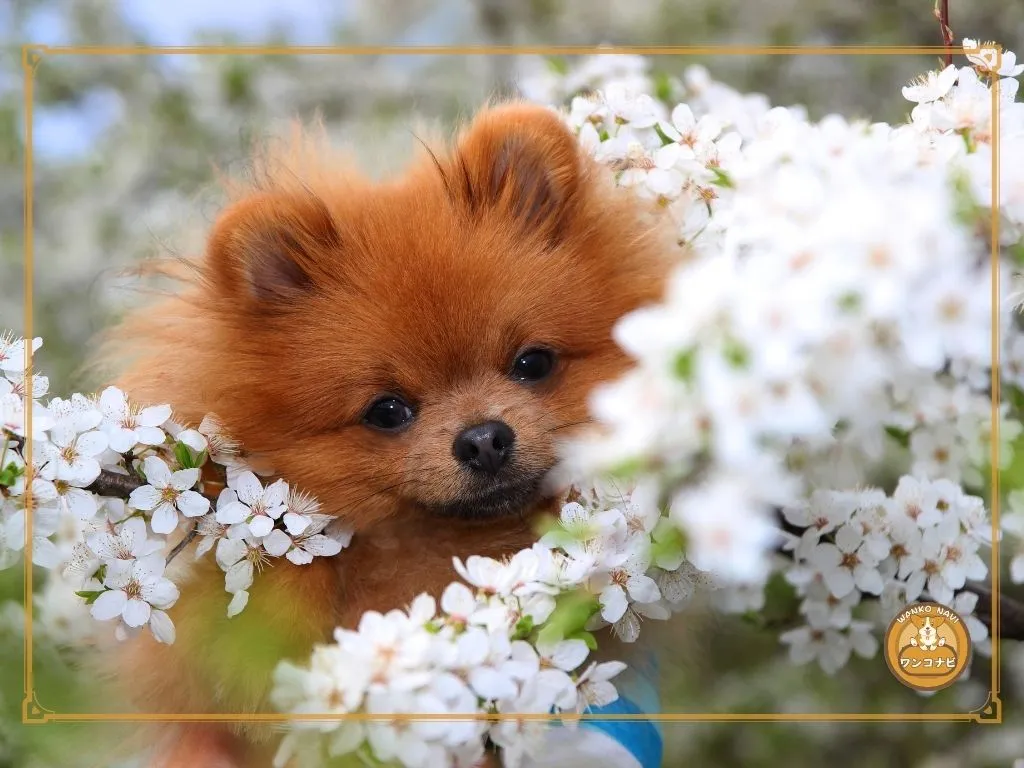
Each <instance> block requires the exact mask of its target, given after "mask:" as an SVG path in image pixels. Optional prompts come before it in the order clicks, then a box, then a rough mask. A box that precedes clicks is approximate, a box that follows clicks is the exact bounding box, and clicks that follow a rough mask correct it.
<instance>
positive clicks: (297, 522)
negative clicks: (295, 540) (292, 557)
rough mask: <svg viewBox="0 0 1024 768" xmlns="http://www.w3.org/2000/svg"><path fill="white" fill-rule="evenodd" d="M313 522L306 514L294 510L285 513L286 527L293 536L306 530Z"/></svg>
mask: <svg viewBox="0 0 1024 768" xmlns="http://www.w3.org/2000/svg"><path fill="white" fill-rule="evenodd" d="M311 522H312V520H310V519H309V518H308V517H306V516H305V515H297V514H295V513H294V512H285V513H284V527H285V529H286V530H287V531H288V533H289V534H290V535H292V536H298V535H299V534H301V533H302V532H303V531H304V530H306V529H307V528H309V524H310V523H311Z"/></svg>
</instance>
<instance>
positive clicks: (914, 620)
mask: <svg viewBox="0 0 1024 768" xmlns="http://www.w3.org/2000/svg"><path fill="white" fill-rule="evenodd" d="M910 623H911V624H913V625H914V626H915V627H917V628H918V629H920V628H921V627H923V626H924V619H922V618H921V617H920V616H911V617H910Z"/></svg>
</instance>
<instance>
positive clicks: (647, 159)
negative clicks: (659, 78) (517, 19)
mask: <svg viewBox="0 0 1024 768" xmlns="http://www.w3.org/2000/svg"><path fill="white" fill-rule="evenodd" d="M964 45H965V48H966V49H969V50H976V49H977V48H978V46H977V44H976V43H975V42H974V41H969V40H968V41H964ZM606 58H609V59H610V58H612V57H606ZM628 64H629V66H626V67H623V66H619V65H617V64H616V65H613V64H609V65H608V67H607V69H606V71H605V74H606V76H605V77H604V78H603V79H602V78H599V77H596V76H595V75H594V72H593V70H594V64H593V62H591V63H590V64H589V65H588V67H587V72H588V75H587V76H586V77H584V78H580V77H575V76H572V75H571V74H570V75H566V76H565V77H564V79H563V80H561V81H560V82H561V89H559V88H558V87H555V86H554V85H552V83H551V82H550V81H551V80H552V78H548V81H549V82H547V83H545V81H544V80H543V79H541V80H537V81H534V82H532V83H531V84H529V85H528V86H527V87H526V88H524V91H525V92H527V93H535V94H540V93H544V94H545V95H547V96H548V97H554V98H556V99H557V100H558V101H559V103H560V104H561V106H562V107H563V108H564V110H565V113H566V120H567V122H568V124H569V125H570V126H571V127H572V128H573V129H574V130H575V131H576V132H577V134H578V135H579V138H580V141H581V143H582V144H583V146H584V147H586V148H587V149H588V151H589V152H590V153H591V154H592V155H593V156H594V157H595V159H597V160H598V161H600V162H603V163H605V164H606V165H608V166H609V167H610V168H611V169H612V170H613V171H614V172H615V173H616V174H617V179H618V183H619V184H620V185H621V186H627V187H631V188H634V189H635V190H636V191H637V193H638V194H639V195H640V196H641V197H644V198H647V199H651V200H654V201H656V202H657V204H659V205H660V206H661V207H662V208H663V209H664V210H665V212H666V213H667V215H669V216H671V217H672V220H673V222H674V224H675V225H676V227H677V231H678V240H679V243H680V246H681V251H680V266H679V267H678V268H677V270H676V272H675V273H674V275H673V276H672V279H671V281H670V285H669V288H668V291H667V294H666V296H665V299H664V300H663V302H662V303H660V304H658V305H656V306H653V307H650V308H645V309H643V310H640V311H638V312H635V313H633V314H631V315H629V316H627V317H626V318H624V319H623V320H622V321H621V322H620V323H619V325H618V326H617V328H616V330H615V335H616V339H617V341H618V342H619V344H620V345H621V346H622V347H623V348H624V349H625V350H626V351H628V352H629V353H630V354H631V356H632V357H633V358H634V359H635V361H636V366H635V367H634V369H633V370H632V372H630V373H629V374H627V375H626V376H625V377H623V378H622V379H620V380H619V381H617V382H615V383H613V384H611V385H608V386H606V387H603V388H602V389H601V390H600V391H598V392H597V393H596V395H595V397H594V398H593V402H592V408H593V412H594V413H595V415H596V416H597V418H598V421H599V424H600V429H599V430H595V434H592V435H588V436H587V438H586V439H584V440H580V441H577V442H575V443H574V444H572V445H570V446H569V447H568V450H567V454H566V455H567V462H568V464H569V465H570V466H571V474H573V475H587V474H595V473H596V474H600V473H606V472H614V473H616V474H617V475H620V476H627V477H631V478H634V479H636V480H638V481H639V482H642V483H652V484H653V485H654V486H655V487H656V488H657V489H658V490H659V491H660V492H661V493H662V494H663V495H664V496H665V497H666V498H668V500H669V502H668V504H669V510H670V515H671V519H672V520H673V521H674V522H675V523H676V524H677V525H678V526H679V527H680V528H681V530H682V531H683V532H684V534H685V537H686V541H687V552H686V555H687V557H688V558H689V559H690V560H691V561H692V562H693V563H694V564H695V565H696V566H698V567H700V568H702V569H704V570H706V571H708V572H710V573H711V574H712V576H713V577H714V579H715V581H716V582H718V583H720V584H721V583H724V584H727V585H729V584H731V585H732V588H731V589H729V590H727V592H726V593H723V601H722V602H723V604H725V603H730V602H731V603H732V605H733V606H734V609H735V610H752V609H757V608H758V607H759V606H760V604H761V601H762V591H763V586H764V584H765V583H766V580H767V579H768V577H769V575H770V574H771V573H772V572H774V571H777V570H779V568H780V567H788V568H789V569H791V573H790V576H792V577H793V578H794V579H795V574H796V572H797V571H799V572H801V573H803V572H805V571H807V570H808V568H810V566H808V564H807V563H808V558H811V559H812V560H813V557H817V558H818V561H819V562H818V567H819V568H820V569H826V570H827V569H828V568H829V567H832V566H830V565H828V564H827V563H826V561H829V560H834V559H836V555H837V553H838V554H839V555H840V560H851V559H852V555H851V553H850V552H847V551H843V550H842V549H841V548H842V546H854V545H859V544H861V543H863V541H864V538H863V537H864V535H866V534H864V533H863V532H858V534H857V536H856V537H853V536H852V534H853V532H854V531H855V530H856V529H857V526H855V525H846V526H841V525H840V524H838V523H837V524H836V525H835V526H833V527H832V528H831V529H829V530H830V531H831V532H835V531H836V530H837V529H839V530H840V531H841V532H842V534H841V536H839V538H838V540H837V541H829V542H828V544H827V545H825V544H819V546H820V547H821V549H820V551H818V550H807V548H806V547H807V545H805V546H804V547H801V548H798V549H797V550H796V552H794V553H793V554H794V555H795V556H796V562H795V563H794V561H793V559H792V558H791V559H789V560H787V562H788V563H789V565H788V566H780V565H779V561H778V559H777V556H776V552H777V549H778V547H779V543H780V539H779V535H778V531H777V525H776V514H777V510H779V509H782V508H789V509H796V508H800V507H801V505H802V504H804V503H805V501H804V500H805V499H807V498H808V496H809V495H810V494H811V493H812V492H816V494H817V496H816V498H818V502H819V503H821V499H824V498H830V499H832V498H839V497H837V496H834V495H833V496H827V493H828V492H830V491H831V492H844V493H846V494H847V496H846V497H843V498H845V499H846V501H847V502H849V504H846V506H845V507H844V505H843V504H840V505H839V507H837V508H836V510H833V513H834V514H835V515H839V510H841V509H844V508H845V509H846V512H845V514H847V515H851V514H853V510H856V509H858V504H860V505H862V506H864V507H865V509H875V508H876V507H877V506H878V505H877V504H875V503H874V502H872V501H871V499H873V498H874V496H873V495H872V493H873V492H863V491H860V490H859V489H861V488H863V487H864V486H870V485H879V484H884V483H885V482H894V480H895V478H898V477H900V476H901V475H902V476H905V477H904V479H903V481H901V485H900V488H901V489H903V490H904V491H905V490H906V489H907V488H910V487H917V488H921V487H924V486H923V485H922V484H925V485H927V484H928V483H932V482H940V481H944V482H945V483H946V484H947V485H944V486H943V488H944V490H943V491H942V493H944V494H946V495H949V494H950V493H952V491H950V490H949V489H952V488H955V489H957V490H958V492H960V493H962V491H960V490H959V489H960V487H961V486H963V487H964V488H967V489H971V490H973V491H976V492H979V493H980V492H983V491H984V490H985V477H984V475H985V474H986V473H987V472H989V471H990V467H989V461H990V447H989V446H990V436H991V435H992V434H993V433H994V431H995V430H998V434H999V437H1000V458H1001V464H1002V467H1003V468H1005V467H1007V466H1008V465H1009V462H1010V460H1011V459H1012V455H1013V451H1012V448H1013V444H1014V442H1015V441H1016V438H1017V437H1018V436H1019V435H1020V433H1021V425H1020V422H1019V414H1011V413H1010V408H1011V403H1010V398H1004V401H1003V403H1002V404H1001V406H1000V411H999V424H998V425H993V424H992V406H991V374H990V370H991V365H992V334H993V328H992V324H993V310H992V301H993V298H994V296H993V277H994V276H993V271H997V272H998V275H996V276H995V277H997V278H998V285H999V286H1000V291H1001V292H1000V295H999V297H998V298H999V299H1000V302H1001V304H1000V306H1001V310H1002V311H1001V312H1000V313H999V315H998V317H997V320H998V328H997V329H995V330H997V331H998V332H999V334H1000V339H1001V348H1000V352H1001V356H1002V361H1001V363H1002V364H1001V373H1002V374H1003V375H1004V378H1003V381H1004V384H1008V385H1011V387H1013V388H1017V391H1020V390H1019V385H1020V384H1024V374H1022V371H1024V359H1022V354H1024V334H1022V333H1021V327H1020V326H1021V324H1020V323H1019V321H1018V320H1017V319H1015V312H1014V310H1015V307H1014V301H1013V297H1014V288H1015V285H1016V282H1017V276H1016V270H1017V269H1019V267H1020V263H1021V256H1022V255H1024V242H1022V237H1024V229H1022V225H1024V208H1022V207H1021V206H1020V202H1021V200H1022V199H1024V198H1022V196H1021V190H1022V189H1024V185H1022V169H1024V143H1022V140H1024V104H1021V103H1019V102H1017V101H1015V96H1016V93H1017V86H1018V82H1017V80H1016V79H1014V78H1016V77H1017V76H1018V75H1020V74H1021V71H1022V67H1021V66H1019V65H1017V64H1016V63H1015V57H1014V56H1013V54H1012V53H1009V52H1006V53H1002V54H1001V55H1000V54H999V53H998V52H997V50H996V49H995V48H994V47H991V49H989V48H984V47H982V50H981V51H980V52H979V53H976V54H974V53H972V54H971V55H970V56H968V60H967V66H961V67H957V66H950V67H948V68H946V69H945V70H943V71H942V72H933V73H929V74H927V75H926V76H924V77H922V78H921V79H920V80H918V81H916V82H914V83H911V84H910V85H908V86H907V87H906V88H905V89H904V95H905V97H906V98H907V99H908V100H910V101H912V102H915V103H916V104H917V106H916V107H915V108H914V110H913V113H912V116H911V120H910V121H908V122H907V123H906V124H904V125H899V126H891V125H887V124H883V123H869V122H866V121H860V122H850V121H848V120H846V119H844V118H842V117H839V116H837V115H829V116H827V117H825V118H824V119H822V120H820V121H817V122H810V121H808V120H807V117H806V114H805V113H804V112H803V110H800V109H794V108H782V107H774V108H773V107H771V105H770V104H769V103H768V101H767V100H766V99H764V98H763V97H760V96H748V95H742V94H739V93H736V92H735V91H733V90H732V89H730V88H728V87H726V86H724V85H722V84H719V83H715V82H713V81H712V80H711V79H710V77H709V76H708V74H707V72H706V71H705V70H703V69H702V68H699V67H694V68H691V69H690V70H689V71H688V72H686V73H685V75H684V77H683V78H682V79H681V80H679V81H674V80H673V81H669V82H667V83H665V82H662V83H661V84H660V85H657V84H656V83H655V80H654V78H653V77H650V76H648V77H646V80H645V73H644V71H643V66H642V65H643V61H642V60H635V61H634V60H629V61H628ZM656 85H657V88H656ZM996 87H998V90H999V94H998V99H997V108H998V110H999V120H998V125H999V127H1000V133H999V154H1000V157H1001V158H1002V165H1001V178H1000V190H1001V197H1000V200H999V203H998V211H997V215H998V218H999V220H1000V223H1001V230H1000V246H1001V258H1000V259H999V261H998V263H997V264H996V265H995V266H994V267H993V266H991V264H990V259H989V258H988V254H989V252H990V250H991V243H990V242H989V237H988V235H989V232H990V230H991V226H990V221H991V218H992V214H991V212H990V211H991V207H992V199H991V191H992V183H991V182H992V178H991V174H992V143H993V130H992V126H993V125H994V124H995V123H994V121H993V118H992V110H993V88H996ZM655 90H657V91H659V92H661V93H662V94H665V93H668V94H672V95H673V98H674V97H675V95H678V96H679V97H680V99H681V101H682V103H680V104H675V105H672V104H671V103H667V102H666V101H665V100H664V99H663V98H657V97H655V96H652V95H651V94H652V93H654V92H655ZM1009 389H1010V387H1006V386H1004V392H1006V391H1007V390H1009ZM1011 391H1012V390H1011ZM886 477H888V478H890V479H888V480H886V479H885V478H886ZM879 478H881V479H879ZM912 483H917V484H918V485H917V486H911V484H912ZM900 492H902V491H898V492H897V493H900ZM865 493H867V495H864V494H865ZM822 494H826V495H822ZM857 494H860V495H857ZM854 497H856V498H859V499H860V501H859V502H857V503H853V502H852V501H850V499H852V498H854ZM894 498H899V497H898V496H896V497H894ZM975 501H976V500H972V501H971V502H970V503H969V504H968V507H969V509H970V513H969V514H970V516H971V519H970V523H969V525H968V523H966V522H965V523H964V526H965V527H964V528H963V530H961V529H960V528H956V529H955V530H954V529H953V528H950V527H944V526H937V527H935V529H934V530H932V531H930V532H927V533H926V534H924V535H922V531H921V530H916V529H915V530H916V532H910V531H909V530H904V529H905V528H906V526H905V525H903V524H896V523H894V522H893V520H892V519H887V520H885V521H884V525H885V526H886V536H889V535H891V536H893V537H895V539H893V540H890V541H888V542H887V544H888V545H889V546H890V548H891V546H893V545H896V544H898V545H900V546H905V547H907V548H908V549H909V553H908V557H909V558H911V559H912V560H913V561H914V562H918V561H923V562H925V563H928V568H931V567H932V566H934V565H935V563H936V562H938V561H937V560H936V558H939V559H940V560H941V558H942V557H946V555H940V553H941V552H945V553H949V552H952V553H962V554H963V556H964V557H965V558H969V560H970V567H968V568H967V578H970V579H976V578H982V577H984V576H985V575H986V573H987V566H985V564H984V562H983V560H982V559H981V557H980V556H979V555H976V554H974V553H975V552H976V551H977V547H976V546H975V547H974V548H971V547H968V546H967V544H966V540H967V539H970V540H972V541H973V540H974V538H975V537H977V535H978V534H979V533H980V532H981V531H983V529H984V528H985V527H986V526H987V525H988V524H989V523H988V521H987V518H986V515H985V510H984V508H983V507H982V506H981V505H980V503H978V504H976V503H975ZM866 514H868V513H867V512H865V513H858V516H857V521H858V522H859V523H861V524H862V525H863V524H864V515H866ZM950 519H952V518H950ZM839 522H840V523H842V522H843V519H842V517H841V515H840V516H839ZM846 522H849V520H847V521H846ZM922 525H923V524H922ZM894 526H895V527H894ZM901 526H902V527H901ZM1020 527H1021V528H1022V530H1024V525H1021V526H1020ZM890 529H891V530H890ZM814 536H818V533H815V534H814ZM900 537H904V539H901V538H900ZM958 537H967V538H966V539H963V540H961V538H958ZM812 538H813V537H812ZM989 538H991V537H989ZM815 542H816V543H818V542H817V539H815ZM837 546H839V547H840V549H839V550H837V549H836V547H837ZM878 546H879V547H881V539H879V541H878ZM869 550H870V548H868V549H865V550H864V552H863V555H864V563H865V565H862V567H861V571H860V572H861V573H862V574H865V575H864V577H863V578H864V579H866V581H864V582H863V583H857V584H856V585H855V592H856V594H855V596H850V595H851V594H853V593H843V594H835V592H834V590H832V592H831V594H832V598H833V599H847V598H848V602H853V601H854V600H859V599H860V595H861V594H862V593H863V592H865V591H866V592H868V593H874V594H880V593H881V592H882V591H883V583H882V582H883V578H882V576H883V575H885V573H886V571H885V569H886V568H889V567H890V566H891V565H892V564H893V563H894V562H896V561H894V560H893V559H892V556H891V555H890V553H889V550H886V551H885V552H882V551H878V552H873V551H869ZM812 556H813V557H812ZM822 558H824V559H822ZM1021 560H1022V561H1024V558H1021ZM908 562H910V560H905V561H900V562H899V563H898V570H899V571H900V575H899V578H900V579H902V580H904V582H905V583H904V586H905V594H904V597H907V598H908V599H914V598H915V597H916V596H917V595H919V594H921V592H922V587H921V585H920V584H919V582H920V581H921V580H922V579H924V578H925V575H924V574H925V571H924V570H922V569H921V568H918V569H917V570H913V569H911V566H910V565H908V564H906V563H908ZM867 563H870V564H871V566H872V567H870V568H869V567H868V565H866V564H867ZM832 565H833V566H835V567H839V566H838V565H836V564H832ZM963 567H964V566H962V565H956V566H953V565H950V566H949V568H951V569H952V572H953V573H955V574H956V575H955V576H953V577H951V579H950V580H947V581H946V582H943V581H942V580H941V579H937V578H933V577H932V575H931V574H930V572H929V574H928V589H927V592H928V594H930V595H931V596H932V597H933V598H934V599H937V600H941V601H944V602H949V601H952V600H953V599H954V590H957V589H960V588H962V587H963V586H964V581H963V579H962V578H960V576H961V575H962V574H961V571H962V570H963ZM801 569H802V570H801ZM908 569H910V570H908ZM1018 571H1019V573H1018V574H1016V575H1019V576H1021V577H1024V567H1021V568H1019V569H1018ZM836 573H838V572H836ZM868 573H871V574H874V578H868V576H867V575H866V574H868ZM824 575H825V570H822V571H820V572H819V573H818V576H819V577H820V576H824ZM890 578H895V574H891V575H890ZM818 582H820V578H819V579H817V580H814V582H813V583H818ZM885 586H891V585H885ZM868 587H870V589H868ZM815 589H817V587H816V588H815ZM813 591H814V590H812V592H813ZM726 594H729V595H730V596H731V599H730V600H726V599H725V598H724V596H725V595H726ZM964 600H968V598H967V597H965V598H964ZM861 647H862V648H866V644H862V646H861Z"/></svg>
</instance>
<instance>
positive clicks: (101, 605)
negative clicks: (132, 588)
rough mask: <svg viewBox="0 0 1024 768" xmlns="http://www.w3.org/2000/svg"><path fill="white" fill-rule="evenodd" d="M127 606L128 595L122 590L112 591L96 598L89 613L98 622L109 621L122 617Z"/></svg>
mask: <svg viewBox="0 0 1024 768" xmlns="http://www.w3.org/2000/svg"><path fill="white" fill-rule="evenodd" d="M127 604H128V595H126V594H125V593H124V592H122V591H121V590H120V589H112V590H110V591H109V592H104V593H103V594H102V595H100V596H99V597H97V598H96V601H95V602H94V603H93V604H92V607H90V608H89V613H91V614H92V617H93V618H94V619H96V620H97V621H109V620H110V619H113V618H116V617H118V616H120V615H121V613H122V611H124V607H125V606H126V605H127Z"/></svg>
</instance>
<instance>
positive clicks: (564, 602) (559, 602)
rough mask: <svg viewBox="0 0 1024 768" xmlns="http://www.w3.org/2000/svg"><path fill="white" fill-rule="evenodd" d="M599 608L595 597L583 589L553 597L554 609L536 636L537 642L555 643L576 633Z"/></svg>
mask: <svg viewBox="0 0 1024 768" xmlns="http://www.w3.org/2000/svg"><path fill="white" fill-rule="evenodd" d="M600 608H601V604H600V603H599V602H598V601H597V598H596V597H594V596H593V595H591V594H589V593H587V592H584V591H583V590H576V591H573V592H565V593H563V594H561V595H559V596H558V597H556V598H555V610H554V611H552V612H551V616H550V617H549V618H548V620H547V621H546V622H545V623H544V626H543V627H542V628H541V630H540V632H539V634H538V636H537V639H538V642H550V643H557V642H559V641H561V640H564V639H566V638H569V637H574V636H576V635H578V634H579V633H580V632H583V631H585V628H586V624H587V622H588V621H589V620H590V617H591V616H593V615H594V614H595V613H597V612H598V610H600Z"/></svg>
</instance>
